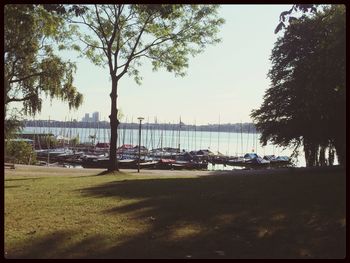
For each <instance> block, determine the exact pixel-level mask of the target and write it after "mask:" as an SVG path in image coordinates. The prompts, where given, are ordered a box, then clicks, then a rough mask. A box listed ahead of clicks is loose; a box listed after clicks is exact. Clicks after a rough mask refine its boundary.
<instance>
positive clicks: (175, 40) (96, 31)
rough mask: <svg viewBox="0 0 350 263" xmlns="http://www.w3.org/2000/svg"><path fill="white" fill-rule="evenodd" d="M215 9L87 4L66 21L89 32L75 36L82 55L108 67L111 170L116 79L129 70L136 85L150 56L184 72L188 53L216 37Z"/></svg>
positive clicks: (112, 167)
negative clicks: (141, 68)
mask: <svg viewBox="0 0 350 263" xmlns="http://www.w3.org/2000/svg"><path fill="white" fill-rule="evenodd" d="M217 9H218V6H215V5H94V6H88V9H87V11H86V13H85V14H84V15H82V16H81V19H75V20H74V19H71V21H70V22H72V23H75V24H76V25H83V26H85V28H86V29H87V30H89V33H88V34H83V33H80V35H79V38H80V40H81V41H82V43H84V45H85V49H84V50H82V52H83V54H84V55H86V56H87V57H88V58H89V59H90V60H91V61H92V62H93V63H95V64H96V65H100V66H108V69H109V75H110V77H111V82H112V88H111V94H110V97H111V114H110V116H109V118H110V126H111V147H110V166H109V168H108V170H109V171H114V170H118V167H117V161H116V143H117V127H118V125H119V120H118V118H117V116H118V110H117V96H118V88H119V81H120V79H121V78H122V77H124V76H125V74H126V73H128V74H129V76H133V77H134V79H135V81H136V82H137V83H138V84H140V81H141V77H140V72H139V70H138V68H139V66H140V65H141V63H142V62H143V61H144V60H149V61H151V63H152V66H153V69H154V70H158V69H159V68H162V67H163V68H165V69H166V70H167V71H169V72H174V73H175V75H176V76H184V75H185V69H186V68H187V67H188V56H189V55H192V56H194V55H196V54H198V53H200V52H202V51H203V49H204V48H205V46H206V45H207V44H214V43H218V42H219V39H218V37H217V33H218V30H219V26H220V25H222V24H223V22H224V21H223V19H221V18H218V17H217ZM77 28H78V27H76V29H77ZM73 48H75V49H78V47H77V46H74V47H73Z"/></svg>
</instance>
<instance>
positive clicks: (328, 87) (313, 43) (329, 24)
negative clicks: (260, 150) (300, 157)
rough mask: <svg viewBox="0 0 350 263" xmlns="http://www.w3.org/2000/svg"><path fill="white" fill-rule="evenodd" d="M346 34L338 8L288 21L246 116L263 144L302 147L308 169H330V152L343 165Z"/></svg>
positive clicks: (340, 11) (342, 15) (343, 19)
mask: <svg viewBox="0 0 350 263" xmlns="http://www.w3.org/2000/svg"><path fill="white" fill-rule="evenodd" d="M345 32H346V31H345V7H344V6H342V5H334V6H329V7H325V8H324V9H323V11H321V12H318V13H316V14H314V15H312V16H311V17H310V16H305V15H304V16H303V17H301V18H300V19H298V20H295V21H292V22H291V23H290V25H289V26H288V27H287V28H286V31H285V32H284V36H283V37H280V38H279V39H278V40H277V42H276V43H275V47H274V48H273V50H272V55H271V62H272V68H271V70H270V71H269V74H268V76H269V78H270V79H271V87H270V88H269V89H268V90H267V91H266V93H265V95H264V101H263V104H262V105H261V107H260V108H259V109H256V110H253V111H252V114H251V116H252V117H253V119H254V120H255V121H256V122H257V124H256V126H257V128H258V129H259V130H260V131H261V132H262V136H261V142H262V143H263V144H266V143H267V141H272V142H273V143H274V144H278V145H282V146H291V145H292V146H294V147H295V149H297V148H298V147H299V145H301V144H302V145H303V146H304V152H305V157H306V163H307V165H308V166H313V165H326V164H332V163H333V159H334V149H335V150H336V153H337V156H338V161H339V163H341V164H343V163H344V162H345V129H346V127H345V112H346V111H345V110H346V101H345V93H346V87H345V43H346V41H345ZM326 149H328V152H329V154H328V158H326V157H325V151H326Z"/></svg>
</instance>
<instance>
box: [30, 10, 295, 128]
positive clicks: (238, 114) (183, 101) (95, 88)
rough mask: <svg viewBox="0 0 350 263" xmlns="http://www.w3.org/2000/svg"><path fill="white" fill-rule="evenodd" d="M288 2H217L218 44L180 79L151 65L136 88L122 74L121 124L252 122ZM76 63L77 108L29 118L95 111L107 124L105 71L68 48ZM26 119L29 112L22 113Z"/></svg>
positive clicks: (47, 104)
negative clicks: (80, 99) (139, 119)
mask: <svg viewBox="0 0 350 263" xmlns="http://www.w3.org/2000/svg"><path fill="white" fill-rule="evenodd" d="M290 7H291V5H222V6H221V8H220V10H219V15H220V16H221V17H222V18H224V19H225V21H226V22H225V24H224V25H223V26H222V27H221V29H220V33H219V37H220V38H221V39H222V41H221V43H219V44H216V45H211V46H207V47H206V48H205V50H204V52H203V53H201V54H199V55H197V56H196V57H194V58H192V57H191V58H190V60H189V68H188V69H187V74H186V76H185V77H175V76H174V74H173V73H169V72H166V71H165V70H159V71H157V72H153V71H152V68H151V66H150V65H149V64H147V63H145V64H144V65H143V66H141V67H140V68H139V70H140V72H141V76H142V78H143V80H142V84H141V85H137V84H136V83H135V82H134V80H133V79H132V78H130V77H129V76H126V75H125V76H124V77H123V78H122V79H121V81H120V85H119V91H118V108H120V109H121V110H122V112H123V115H124V117H123V119H122V122H123V121H124V122H126V121H127V122H130V121H131V120H133V122H137V117H139V116H141V117H144V118H145V121H146V122H147V120H149V122H153V121H154V120H155V118H157V121H158V122H165V123H169V122H170V123H178V121H179V118H180V116H181V120H182V121H183V122H184V123H186V124H197V125H201V124H208V123H219V122H220V123H239V122H251V121H252V120H251V118H250V116H249V115H250V113H251V111H252V109H256V108H258V107H259V106H260V105H261V103H262V102H263V95H264V92H265V91H266V89H268V88H269V83H270V82H269V79H268V78H267V73H268V71H269V69H270V67H271V63H270V61H269V57H270V55H271V50H272V48H273V46H274V43H275V41H276V40H277V37H278V36H279V35H280V34H277V35H276V34H274V29H275V28H276V26H277V24H278V23H279V15H280V13H281V12H283V11H286V10H289V9H290ZM69 59H70V60H71V61H75V62H76V63H77V68H78V69H77V72H76V75H75V78H74V84H75V86H76V87H77V88H78V90H79V92H81V93H83V95H84V103H83V105H82V106H81V107H80V108H79V109H78V110H69V108H68V104H66V103H62V102H60V101H58V100H53V101H52V102H51V101H50V100H49V99H47V100H45V101H44V102H43V107H42V112H41V114H38V115H37V116H36V117H35V119H49V118H50V119H51V120H62V121H63V120H65V119H66V120H70V119H77V120H79V121H80V120H81V119H82V117H83V116H84V115H85V113H90V115H91V113H92V112H95V111H98V112H99V113H100V119H101V120H106V121H108V115H109V112H110V97H109V94H110V91H111V81H110V77H109V70H108V68H101V67H97V66H95V65H93V64H92V63H91V62H90V61H89V60H87V59H84V58H78V54H77V53H69ZM28 119H32V117H28Z"/></svg>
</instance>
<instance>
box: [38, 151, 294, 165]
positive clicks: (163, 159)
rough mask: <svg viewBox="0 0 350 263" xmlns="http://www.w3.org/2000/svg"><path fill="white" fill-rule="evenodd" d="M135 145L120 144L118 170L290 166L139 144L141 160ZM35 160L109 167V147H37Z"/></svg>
mask: <svg viewBox="0 0 350 263" xmlns="http://www.w3.org/2000/svg"><path fill="white" fill-rule="evenodd" d="M138 151H139V149H138V146H136V147H130V146H128V145H123V146H122V147H119V148H118V150H117V163H118V167H119V168H120V169H137V168H138V166H139V165H140V169H163V170H183V169H185V170H194V169H195V170H206V169H208V164H212V165H216V164H220V165H224V166H233V167H243V168H263V167H276V166H283V167H285V166H291V165H292V162H291V159H290V158H289V157H288V156H277V157H276V156H275V155H265V156H264V157H261V156H259V155H258V154H256V153H247V154H245V155H244V156H225V155H222V154H220V153H218V154H214V153H212V152H211V151H210V150H199V151H189V152H188V151H185V150H183V151H182V152H179V151H178V149H176V148H159V149H152V150H150V151H149V150H148V149H146V148H145V147H143V146H141V148H140V153H141V155H140V156H141V157H140V161H139V158H138ZM36 154H37V159H38V160H40V161H41V163H42V164H43V165H45V164H48V163H50V162H51V163H58V164H68V165H74V166H76V165H79V166H82V167H83V168H108V165H109V154H108V149H107V148H103V147H94V148H85V149H84V148H80V149H77V148H74V149H70V148H57V149H46V150H36Z"/></svg>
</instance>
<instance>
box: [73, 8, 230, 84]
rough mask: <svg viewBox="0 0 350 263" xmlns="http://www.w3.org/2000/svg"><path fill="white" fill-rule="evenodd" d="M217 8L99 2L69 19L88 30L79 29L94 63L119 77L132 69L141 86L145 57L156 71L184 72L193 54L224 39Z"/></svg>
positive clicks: (84, 50)
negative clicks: (105, 67)
mask: <svg viewBox="0 0 350 263" xmlns="http://www.w3.org/2000/svg"><path fill="white" fill-rule="evenodd" d="M217 9H218V6H217V5H95V6H94V7H92V6H88V8H87V10H86V13H85V14H84V15H82V18H81V19H80V20H79V19H71V22H72V23H75V24H82V25H85V26H86V28H87V29H89V30H90V33H88V34H86V33H85V32H86V31H84V33H82V32H79V31H78V30H77V29H78V28H75V30H77V31H76V34H77V35H78V36H79V38H80V39H81V40H82V42H83V45H85V49H83V51H82V52H83V54H84V55H85V56H86V57H88V58H89V59H90V60H91V61H92V62H93V63H94V64H96V65H99V66H107V65H108V66H109V69H110V72H111V74H113V75H115V76H118V79H119V78H121V77H122V76H123V75H124V74H125V73H128V74H129V75H130V76H132V77H134V79H135V81H136V83H138V84H140V83H141V79H142V78H141V77H140V72H139V71H138V70H137V68H138V67H139V66H140V65H141V64H142V59H147V60H150V61H151V63H152V65H153V69H154V70H158V69H160V68H165V69H166V70H167V71H169V72H174V73H175V75H177V76H184V75H185V69H186V68H187V67H188V56H189V55H192V56H194V55H196V54H198V53H200V52H202V51H203V49H204V47H205V46H206V45H208V44H215V43H218V42H220V39H219V38H218V36H217V34H218V32H219V27H220V26H221V25H222V24H223V23H224V20H223V19H222V18H218V17H217ZM72 48H73V49H75V50H78V48H77V47H76V46H75V47H73V46H72Z"/></svg>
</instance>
